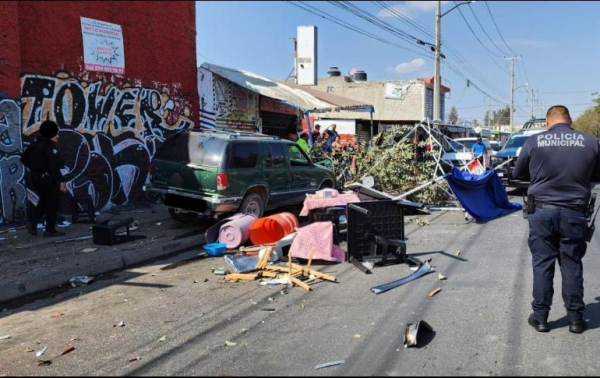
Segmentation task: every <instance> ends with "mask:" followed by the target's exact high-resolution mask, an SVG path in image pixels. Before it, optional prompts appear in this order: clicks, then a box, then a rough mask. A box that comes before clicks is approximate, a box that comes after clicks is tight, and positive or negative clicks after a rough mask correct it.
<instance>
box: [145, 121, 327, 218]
mask: <svg viewBox="0 0 600 378" xmlns="http://www.w3.org/2000/svg"><path fill="white" fill-rule="evenodd" d="M334 182H335V181H334V174H333V172H332V171H331V170H330V169H328V168H325V167H321V166H317V165H315V164H314V163H313V162H312V160H311V159H310V158H309V157H308V156H307V155H306V154H305V153H304V151H302V149H301V148H300V147H299V146H298V145H297V144H296V143H294V142H291V141H288V140H283V139H280V138H279V137H273V136H268V135H262V134H250V133H232V132H224V131H183V132H180V133H177V134H175V135H173V136H171V137H169V138H167V140H166V141H165V142H164V144H163V146H162V147H161V148H160V150H159V151H158V152H157V154H156V157H155V158H154V159H153V160H152V164H151V169H150V184H149V185H147V186H146V190H147V192H148V193H149V194H150V195H152V196H158V197H159V199H161V200H162V201H163V202H164V204H165V206H167V207H168V208H169V213H170V214H171V216H172V217H173V218H174V219H176V220H178V221H181V222H190V221H192V220H194V219H196V218H197V217H198V214H202V215H204V216H206V217H218V216H220V215H223V214H226V213H232V212H241V213H245V214H253V215H256V216H257V217H261V216H262V215H263V213H264V211H265V210H270V209H274V208H277V207H280V206H287V205H295V204H300V203H302V202H303V201H304V199H305V198H306V194H307V193H313V192H315V191H316V190H318V189H322V188H331V187H333V186H334Z"/></svg>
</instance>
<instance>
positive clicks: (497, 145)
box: [490, 140, 502, 156]
mask: <svg viewBox="0 0 600 378" xmlns="http://www.w3.org/2000/svg"><path fill="white" fill-rule="evenodd" d="M490 146H492V156H496V154H497V153H498V151H500V150H501V149H502V143H500V142H498V141H496V140H494V141H490Z"/></svg>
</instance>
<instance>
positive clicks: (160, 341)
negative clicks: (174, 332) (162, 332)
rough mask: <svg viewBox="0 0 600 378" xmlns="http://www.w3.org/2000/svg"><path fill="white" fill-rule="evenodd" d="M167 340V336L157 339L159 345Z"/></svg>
mask: <svg viewBox="0 0 600 378" xmlns="http://www.w3.org/2000/svg"><path fill="white" fill-rule="evenodd" d="M165 340H167V336H163V337H161V338H160V339H158V342H159V343H162V342H163V341H165Z"/></svg>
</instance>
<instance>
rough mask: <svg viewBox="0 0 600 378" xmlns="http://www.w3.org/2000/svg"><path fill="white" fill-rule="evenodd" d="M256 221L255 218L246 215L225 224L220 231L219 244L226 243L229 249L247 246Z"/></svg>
mask: <svg viewBox="0 0 600 378" xmlns="http://www.w3.org/2000/svg"><path fill="white" fill-rule="evenodd" d="M255 221H256V217H255V216H253V215H245V216H243V217H241V218H238V219H234V220H231V221H229V222H227V223H225V224H224V225H222V226H221V229H220V230H219V242H221V243H225V244H226V245H227V249H233V248H238V247H239V246H241V245H242V244H245V243H246V242H247V241H248V234H249V233H248V230H249V229H250V226H251V225H252V223H254V222H255Z"/></svg>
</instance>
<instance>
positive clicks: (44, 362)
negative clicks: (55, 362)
mask: <svg viewBox="0 0 600 378" xmlns="http://www.w3.org/2000/svg"><path fill="white" fill-rule="evenodd" d="M51 364H52V361H50V360H41V361H38V362H37V365H38V366H47V365H51Z"/></svg>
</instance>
